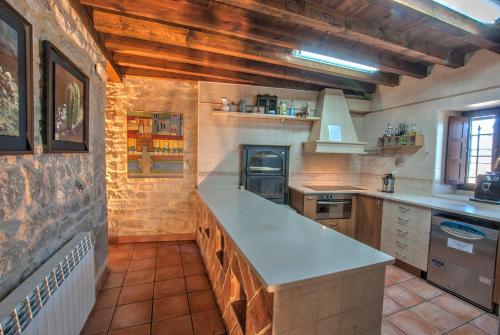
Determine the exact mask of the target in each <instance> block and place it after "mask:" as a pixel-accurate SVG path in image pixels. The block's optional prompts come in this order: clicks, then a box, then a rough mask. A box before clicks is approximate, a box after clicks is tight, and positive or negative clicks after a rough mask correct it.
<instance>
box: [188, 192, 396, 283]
mask: <svg viewBox="0 0 500 335" xmlns="http://www.w3.org/2000/svg"><path fill="white" fill-rule="evenodd" d="M198 194H199V195H200V197H201V198H202V199H203V201H204V202H205V203H206V204H207V206H208V207H209V208H210V210H211V211H212V213H213V214H214V215H215V216H216V217H217V219H218V221H219V222H220V224H221V225H222V229H224V230H225V232H226V233H227V234H228V235H229V236H230V237H231V239H232V240H233V241H234V243H235V244H236V247H237V248H238V249H239V250H240V252H241V253H242V254H243V256H244V257H246V259H247V261H248V262H249V263H250V265H251V266H252V267H253V269H254V270H255V271H256V273H257V274H258V275H259V276H260V278H261V279H262V281H263V283H264V284H265V285H267V290H268V291H270V292H273V291H277V290H280V289H282V288H287V287H292V286H296V285H300V284H302V283H304V282H306V281H311V280H314V279H322V278H325V279H327V278H330V277H331V278H333V277H336V276H339V275H342V274H349V273H355V272H359V271H364V270H369V269H374V268H377V267H381V266H385V265H387V264H392V263H393V262H394V258H393V257H391V256H389V255H386V254H384V253H382V252H380V251H378V250H376V249H373V248H371V247H369V246H367V245H365V244H363V243H361V242H358V241H356V240H354V239H352V238H349V237H347V236H345V235H343V234H340V233H338V232H336V231H334V230H331V229H327V228H324V227H323V226H321V225H319V224H317V223H316V222H314V221H312V220H310V219H308V218H305V217H303V216H301V215H299V214H297V213H295V212H294V211H291V210H289V209H287V208H286V207H285V206H280V205H277V204H274V203H272V202H270V201H268V200H266V199H263V198H261V197H259V196H257V195H255V194H253V193H251V192H248V191H246V190H239V189H237V188H236V187H234V186H223V185H206V184H205V185H204V184H202V185H200V186H199V189H198Z"/></svg>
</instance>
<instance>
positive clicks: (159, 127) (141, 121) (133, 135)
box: [127, 112, 184, 178]
mask: <svg viewBox="0 0 500 335" xmlns="http://www.w3.org/2000/svg"><path fill="white" fill-rule="evenodd" d="M127 148H128V176H129V177H143V178H144V177H147V178H151V177H156V178H158V177H160V178H181V177H182V172H183V170H184V133H183V119H182V114H178V113H153V112H129V113H128V115H127Z"/></svg>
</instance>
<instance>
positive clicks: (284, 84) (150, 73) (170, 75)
mask: <svg viewBox="0 0 500 335" xmlns="http://www.w3.org/2000/svg"><path fill="white" fill-rule="evenodd" d="M121 69H122V72H123V74H124V75H125V76H131V77H141V78H158V79H177V80H189V81H208V82H224V83H227V81H225V80H220V79H213V78H211V77H205V76H204V75H203V74H196V73H193V74H191V75H189V74H180V73H175V72H168V71H158V70H150V69H143V68H135V67H122V68H121ZM233 83H238V82H233ZM241 84H246V85H254V86H267V87H279V88H288V89H295V90H306V91H320V90H322V89H323V88H324V87H322V86H318V85H313V84H307V83H299V82H295V81H287V80H277V79H272V78H266V77H262V78H261V80H256V81H253V82H252V83H250V84H249V83H246V82H244V83H241Z"/></svg>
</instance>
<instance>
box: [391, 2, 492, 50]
mask: <svg viewBox="0 0 500 335" xmlns="http://www.w3.org/2000/svg"><path fill="white" fill-rule="evenodd" d="M390 1H391V2H396V3H398V4H399V5H401V6H403V7H404V8H406V9H407V10H408V9H409V10H413V11H416V12H418V13H421V14H424V15H426V16H427V17H428V18H429V21H430V22H431V24H432V25H433V26H434V27H435V28H436V29H439V30H441V29H440V28H442V27H448V28H449V29H450V32H451V33H453V34H454V35H455V36H457V37H459V38H461V39H462V40H463V41H465V42H466V43H469V44H472V45H475V46H478V47H481V48H483V49H488V50H492V51H495V52H497V53H500V28H499V27H498V25H497V26H488V25H486V24H483V23H480V22H478V21H476V20H473V19H471V18H469V17H467V16H465V15H462V14H460V13H458V12H455V11H453V10H451V9H449V8H447V7H445V6H443V5H441V4H439V3H437V2H435V1H431V0H390Z"/></svg>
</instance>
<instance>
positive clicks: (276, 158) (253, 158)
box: [246, 148, 286, 175]
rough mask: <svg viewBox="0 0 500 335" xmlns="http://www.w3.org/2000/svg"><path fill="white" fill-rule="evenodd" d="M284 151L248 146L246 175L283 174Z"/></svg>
mask: <svg viewBox="0 0 500 335" xmlns="http://www.w3.org/2000/svg"><path fill="white" fill-rule="evenodd" d="M285 164H286V152H285V151H284V149H272V148H268V149H260V148H259V149H256V148H249V149H248V152H247V167H246V169H247V175H256V174H267V175H270V174H275V175H284V174H285V172H286V171H285Z"/></svg>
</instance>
